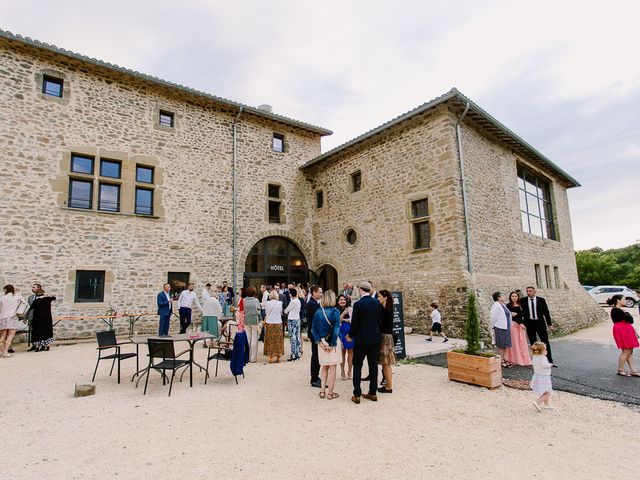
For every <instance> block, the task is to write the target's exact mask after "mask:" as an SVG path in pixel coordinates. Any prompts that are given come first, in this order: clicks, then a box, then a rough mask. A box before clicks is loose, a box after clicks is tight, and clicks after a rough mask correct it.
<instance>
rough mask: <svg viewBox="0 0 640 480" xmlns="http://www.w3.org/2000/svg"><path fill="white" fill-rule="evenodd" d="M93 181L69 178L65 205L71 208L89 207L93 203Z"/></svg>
mask: <svg viewBox="0 0 640 480" xmlns="http://www.w3.org/2000/svg"><path fill="white" fill-rule="evenodd" d="M92 199H93V182H88V181H86V180H77V179H74V178H72V179H71V180H69V199H68V202H67V205H68V206H69V207H72V208H86V209H90V208H91V207H92V205H93V202H92Z"/></svg>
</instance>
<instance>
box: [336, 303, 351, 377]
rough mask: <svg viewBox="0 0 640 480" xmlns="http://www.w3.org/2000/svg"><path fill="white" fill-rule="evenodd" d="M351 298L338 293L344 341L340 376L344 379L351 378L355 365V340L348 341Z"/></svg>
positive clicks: (342, 340) (341, 337)
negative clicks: (345, 369) (345, 365)
mask: <svg viewBox="0 0 640 480" xmlns="http://www.w3.org/2000/svg"><path fill="white" fill-rule="evenodd" d="M349 304H350V302H349V299H348V298H347V297H346V296H345V295H342V294H340V295H338V301H337V305H336V306H337V307H338V311H339V312H340V341H341V342H342V363H340V376H341V378H342V380H347V379H349V378H351V369H352V367H353V340H352V341H350V342H349V341H347V338H346V337H347V335H349V331H350V330H351V306H350V305H349ZM345 357H346V360H347V361H346V363H347V373H345V371H344V364H345Z"/></svg>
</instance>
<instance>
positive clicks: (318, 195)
mask: <svg viewBox="0 0 640 480" xmlns="http://www.w3.org/2000/svg"><path fill="white" fill-rule="evenodd" d="M315 206H316V210H321V209H323V208H324V190H322V189H319V190H316V191H315Z"/></svg>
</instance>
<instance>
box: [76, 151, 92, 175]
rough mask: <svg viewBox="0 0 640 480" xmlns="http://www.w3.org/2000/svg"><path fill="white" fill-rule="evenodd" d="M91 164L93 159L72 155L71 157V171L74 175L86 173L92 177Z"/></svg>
mask: <svg viewBox="0 0 640 480" xmlns="http://www.w3.org/2000/svg"><path fill="white" fill-rule="evenodd" d="M93 162H94V158H93V157H87V156H85V155H78V154H75V153H74V154H72V155H71V171H72V172H74V173H86V174H87V175H93Z"/></svg>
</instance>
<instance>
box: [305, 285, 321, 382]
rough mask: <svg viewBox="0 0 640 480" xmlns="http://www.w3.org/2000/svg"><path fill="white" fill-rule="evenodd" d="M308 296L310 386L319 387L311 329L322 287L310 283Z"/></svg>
mask: <svg viewBox="0 0 640 480" xmlns="http://www.w3.org/2000/svg"><path fill="white" fill-rule="evenodd" d="M309 292H310V294H311V295H310V297H309V301H308V302H307V310H306V316H307V337H309V340H310V341H311V386H312V387H316V388H320V387H321V383H320V361H319V360H318V344H317V343H316V342H314V341H313V336H312V335H311V329H312V328H313V316H314V315H315V314H316V311H317V310H318V309H319V308H320V303H319V301H320V299H321V298H322V288H320V287H319V286H318V285H311V288H310V289H309Z"/></svg>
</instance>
